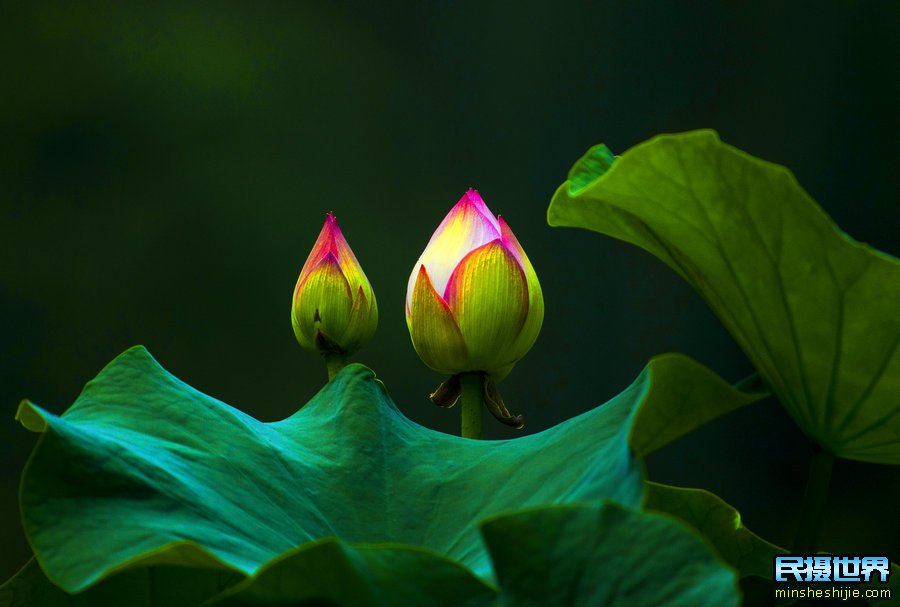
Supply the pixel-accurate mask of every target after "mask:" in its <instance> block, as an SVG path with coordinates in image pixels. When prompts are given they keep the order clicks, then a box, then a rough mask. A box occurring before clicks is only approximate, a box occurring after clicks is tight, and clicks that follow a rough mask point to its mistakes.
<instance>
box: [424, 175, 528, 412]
mask: <svg viewBox="0 0 900 607" xmlns="http://www.w3.org/2000/svg"><path fill="white" fill-rule="evenodd" d="M543 319H544V298H543V295H542V293H541V285H540V283H539V282H538V278H537V274H536V273H535V271H534V268H533V267H532V265H531V262H530V261H529V259H528V256H527V255H525V251H524V249H522V246H521V245H520V244H519V241H518V240H516V237H515V236H514V235H513V232H512V230H510V228H509V226H508V225H507V224H506V222H505V221H504V220H503V219H502V218H501V217H495V216H494V214H493V213H491V211H490V209H488V207H487V205H485V203H484V200H482V198H481V196H479V194H478V192H477V191H475V190H472V189H470V190H469V191H468V192H466V193H465V194H464V195H463V197H462V198H461V199H460V200H459V202H458V203H457V204H456V206H454V207H453V209H451V210H450V213H448V214H447V216H446V217H445V218H444V220H443V221H442V222H441V224H440V225H439V226H438V228H437V230H436V231H435V232H434V235H433V236H432V237H431V240H430V241H429V242H428V246H427V247H425V250H424V251H423V252H422V255H421V256H420V257H419V261H418V262H417V263H416V265H415V267H414V268H413V272H412V274H411V275H410V277H409V283H408V286H407V293H406V324H407V327H408V328H409V333H410V337H411V338H412V342H413V346H414V347H415V349H416V352H417V353H418V354H419V357H420V358H421V359H422V361H423V362H424V363H425V364H426V365H428V366H429V367H431V368H432V369H434V370H435V371H438V372H439V373H444V374H447V375H453V376H456V375H458V374H460V373H467V372H475V373H482V374H483V375H484V376H485V384H484V392H485V398H486V401H487V404H488V408H489V409H491V411H492V412H493V413H494V414H495V416H497V415H498V412H500V414H501V415H499V416H498V417H501V418H504V419H503V421H506V422H507V423H511V425H518V424H519V423H520V421H521V420H520V418H511V417H510V416H509V413H508V411H506V410H505V407H504V406H503V404H502V400H500V398H499V394H498V393H497V391H496V386H495V385H494V384H495V383H496V382H499V381H500V380H502V379H503V378H504V377H506V375H507V374H508V373H509V372H510V370H511V369H512V367H513V365H515V363H516V361H518V360H519V359H520V358H522V357H523V356H524V355H525V354H526V353H527V352H528V350H530V349H531V346H532V345H533V344H534V341H535V340H536V339H537V336H538V333H539V332H540V329H541V323H542V322H543ZM457 385H458V380H453V379H451V381H449V382H448V383H447V384H445V385H444V386H442V387H441V388H440V389H439V390H438V391H436V392H435V393H434V394H433V395H432V399H433V400H435V402H438V404H444V405H447V406H451V405H452V404H453V402H455V398H456V396H457V395H458V388H457ZM492 400H493V401H495V402H493V403H492ZM497 401H499V402H497ZM493 405H496V407H495V406H493ZM513 422H514V423H513Z"/></svg>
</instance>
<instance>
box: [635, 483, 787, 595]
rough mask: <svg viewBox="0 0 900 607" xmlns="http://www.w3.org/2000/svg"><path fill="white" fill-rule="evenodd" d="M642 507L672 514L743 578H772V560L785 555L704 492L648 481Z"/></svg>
mask: <svg viewBox="0 0 900 607" xmlns="http://www.w3.org/2000/svg"><path fill="white" fill-rule="evenodd" d="M644 508H646V509H647V510H651V511H655V512H663V513H665V514H669V515H672V516H674V517H675V518H677V519H679V520H681V521H682V522H683V523H685V524H687V525H688V526H690V527H692V528H693V529H695V530H696V531H697V532H698V533H700V534H701V535H702V536H703V537H705V538H706V539H707V540H708V541H709V542H710V543H711V544H712V545H713V546H714V547H715V548H716V551H717V552H718V554H719V555H720V556H721V557H722V559H724V560H725V562H727V563H728V564H729V565H731V566H732V567H734V568H735V569H737V571H738V572H739V573H740V574H741V576H742V577H743V576H748V575H755V576H759V577H763V578H769V579H771V578H772V563H773V559H774V558H775V556H776V555H778V554H786V553H787V551H786V550H784V549H783V548H779V547H778V546H776V545H775V544H772V543H770V542H767V541H766V540H764V539H762V538H761V537H759V536H758V535H756V534H755V533H753V532H752V531H750V530H749V529H747V528H746V527H745V526H744V523H743V522H741V514H740V513H739V512H738V511H737V510H735V509H734V508H733V507H731V506H730V505H728V504H727V503H726V502H725V501H723V500H722V499H721V498H720V497H718V496H717V495H715V494H713V493H710V492H709V491H704V490H703V489H687V488H683V487H671V486H668V485H661V484H659V483H652V482H648V483H647V501H646V502H645V503H644Z"/></svg>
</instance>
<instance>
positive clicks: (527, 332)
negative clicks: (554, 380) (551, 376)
mask: <svg viewBox="0 0 900 607" xmlns="http://www.w3.org/2000/svg"><path fill="white" fill-rule="evenodd" d="M498 220H499V222H500V234H501V235H502V238H503V242H504V243H505V244H506V245H507V248H508V249H509V250H510V251H511V252H512V253H513V255H514V256H515V257H516V260H517V261H518V262H519V265H520V266H521V267H522V270H523V271H524V272H525V280H526V282H527V283H528V316H527V318H526V319H525V323H524V324H523V325H522V330H521V331H520V332H519V336H518V337H517V338H516V340H515V342H514V343H513V345H512V346H511V347H510V350H509V354H510V356H512V357H513V360H519V359H520V358H522V357H523V356H525V355H526V354H527V353H528V351H529V350H530V349H531V346H533V345H534V342H535V340H537V336H538V334H539V333H540V332H541V325H542V324H543V322H544V293H543V291H542V290H541V283H540V281H538V277H537V273H536V272H535V271H534V267H533V266H532V265H531V260H529V259H528V255H526V254H525V249H523V248H522V245H520V244H519V241H518V239H517V238H516V236H515V234H513V232H512V230H511V229H510V228H509V226H508V225H507V224H506V222H505V221H504V220H503V218H502V217H499V218H498ZM510 368H511V367H510ZM506 373H509V369H506V372H505V373H502V374H500V373H495V374H494V379H495V380H497V381H500V380H501V379H503V377H505V376H506Z"/></svg>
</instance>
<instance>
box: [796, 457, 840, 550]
mask: <svg viewBox="0 0 900 607" xmlns="http://www.w3.org/2000/svg"><path fill="white" fill-rule="evenodd" d="M833 465H834V454H832V453H831V452H830V451H828V450H827V449H823V448H822V447H821V446H820V445H813V452H812V458H811V459H810V462H809V477H808V478H807V480H806V491H805V492H804V494H803V505H802V506H801V507H800V522H799V524H798V525H797V535H796V537H795V539H794V545H793V547H792V550H791V552H792V553H793V554H815V552H816V549H817V548H818V544H819V536H820V535H821V534H822V523H823V522H824V521H825V503H826V501H827V500H828V486H829V485H830V484H831V469H832V467H833Z"/></svg>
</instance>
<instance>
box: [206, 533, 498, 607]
mask: <svg viewBox="0 0 900 607" xmlns="http://www.w3.org/2000/svg"><path fill="white" fill-rule="evenodd" d="M496 598H497V592H496V590H495V589H494V588H493V587H492V586H489V585H487V584H485V583H484V582H483V581H482V580H480V579H478V578H477V577H475V576H474V575H472V573H471V572H470V571H469V570H467V569H466V568H464V567H463V566H461V565H460V564H458V563H455V562H453V561H451V560H448V559H446V558H442V557H440V556H438V555H435V554H431V553H429V552H427V551H424V550H421V549H418V548H414V547H412V546H399V545H394V546H391V545H379V546H366V545H355V546H354V545H351V544H348V543H346V542H342V541H340V540H336V539H333V538H332V539H326V540H321V541H319V542H312V543H310V544H307V545H306V546H303V547H302V548H299V549H297V550H294V551H291V552H288V553H286V554H284V555H282V556H281V557H279V558H278V559H276V560H275V561H274V562H272V563H269V564H267V565H266V566H265V567H264V568H263V569H262V570H261V571H260V572H259V573H258V574H257V575H256V576H255V577H253V578H249V579H247V580H246V582H244V583H243V584H241V585H239V586H236V587H234V588H233V589H232V590H230V591H228V592H225V593H223V595H221V596H219V597H216V598H215V599H214V600H212V601H210V604H211V605H216V606H217V607H220V606H221V607H225V606H228V607H236V606H239V605H284V606H285V607H287V606H288V605H306V604H323V605H378V606H380V607H392V606H393V605H434V607H491V606H492V605H495V604H496Z"/></svg>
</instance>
